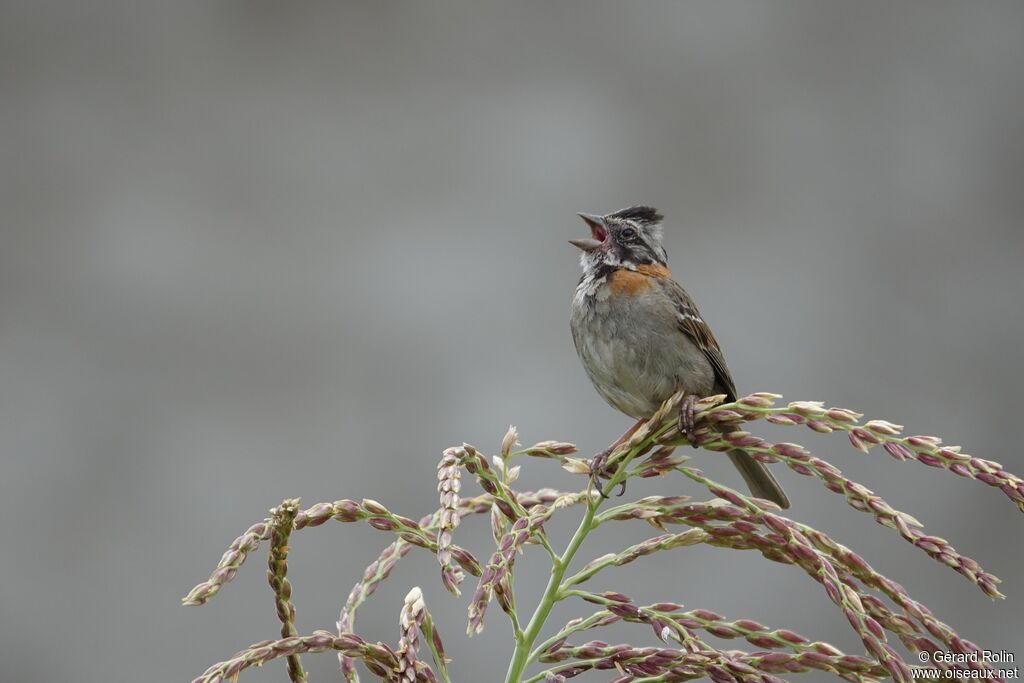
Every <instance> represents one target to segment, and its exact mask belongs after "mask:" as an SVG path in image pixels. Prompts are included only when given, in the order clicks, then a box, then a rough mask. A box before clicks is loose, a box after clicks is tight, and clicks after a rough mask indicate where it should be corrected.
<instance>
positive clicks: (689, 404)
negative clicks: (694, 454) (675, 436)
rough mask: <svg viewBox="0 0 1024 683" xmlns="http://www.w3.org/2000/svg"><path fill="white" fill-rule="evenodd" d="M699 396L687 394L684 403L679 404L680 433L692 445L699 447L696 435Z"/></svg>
mask: <svg viewBox="0 0 1024 683" xmlns="http://www.w3.org/2000/svg"><path fill="white" fill-rule="evenodd" d="M696 406H697V395H696V394H687V395H686V396H684V397H683V402H682V403H681V404H679V433H680V434H682V435H683V436H685V437H686V440H687V441H689V442H690V445H691V446H693V447H694V448H696V447H697V435H696V434H695V433H694V431H695V426H696V417H695V416H696V413H697V409H696Z"/></svg>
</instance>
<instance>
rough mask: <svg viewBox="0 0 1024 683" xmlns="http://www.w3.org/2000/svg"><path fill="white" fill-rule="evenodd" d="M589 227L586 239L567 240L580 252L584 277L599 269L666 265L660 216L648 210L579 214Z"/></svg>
mask: <svg viewBox="0 0 1024 683" xmlns="http://www.w3.org/2000/svg"><path fill="white" fill-rule="evenodd" d="M579 216H580V218H582V219H583V220H584V222H586V224H587V225H588V226H589V227H590V235H591V236H590V238H589V239H576V240H569V243H570V244H572V245H574V246H576V247H579V248H580V249H581V250H583V254H582V256H581V257H580V264H581V265H582V266H583V271H584V273H588V272H592V271H594V270H595V269H597V268H600V267H602V266H605V267H612V268H634V269H635V268H636V267H637V266H641V265H644V264H653V263H656V264H660V265H663V266H664V265H667V263H668V254H666V253H665V247H663V246H662V245H661V236H662V230H661V220H662V215H661V214H660V213H658V210H657V209H655V208H653V207H650V206H631V207H629V208H628V209H620V210H619V211H616V212H614V213H609V214H606V215H604V216H595V215H592V214H589V213H581V214H579Z"/></svg>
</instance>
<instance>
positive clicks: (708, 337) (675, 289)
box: [666, 280, 736, 401]
mask: <svg viewBox="0 0 1024 683" xmlns="http://www.w3.org/2000/svg"><path fill="white" fill-rule="evenodd" d="M669 283H671V284H669ZM666 284H667V285H668V291H669V293H670V294H671V295H672V299H673V301H674V302H675V306H676V315H677V317H678V319H679V329H680V330H682V331H683V333H685V334H686V335H687V336H688V337H689V338H690V339H692V340H693V342H694V343H695V344H696V345H697V347H698V348H699V349H700V350H701V351H703V352H704V356H705V357H706V358H707V359H708V362H710V363H711V367H712V368H714V370H715V377H716V378H717V380H718V383H719V384H720V385H721V386H722V388H723V389H725V393H726V394H727V395H728V396H727V398H726V400H727V401H734V400H736V383H735V382H733V380H732V374H731V373H730V372H729V366H728V365H726V364H725V357H724V356H723V355H722V349H721V348H720V347H719V346H718V340H717V339H715V335H714V334H713V333H712V332H711V328H710V327H708V325H707V323H705V322H704V319H703V318H702V317H701V315H700V311H698V310H697V304H695V303H693V299H691V298H690V295H689V294H687V293H686V290H685V289H683V288H682V287H681V286H680V285H679V283H678V282H676V281H674V280H668V282H667V283H666Z"/></svg>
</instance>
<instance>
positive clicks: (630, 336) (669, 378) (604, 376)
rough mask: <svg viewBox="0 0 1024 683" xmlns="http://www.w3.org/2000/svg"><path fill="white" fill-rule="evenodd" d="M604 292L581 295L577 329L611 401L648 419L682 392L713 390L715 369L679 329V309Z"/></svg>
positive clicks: (590, 367) (590, 370) (588, 366)
mask: <svg viewBox="0 0 1024 683" xmlns="http://www.w3.org/2000/svg"><path fill="white" fill-rule="evenodd" d="M600 294H601V292H600V291H598V292H597V293H596V294H595V295H593V296H588V297H578V298H577V300H576V302H575V304H574V306H573V316H572V331H573V339H574V341H575V342H576V351H577V353H578V354H579V357H580V360H581V361H582V362H583V367H584V369H585V370H586V372H587V376H588V377H590V381H591V382H593V384H594V387H595V388H596V389H597V391H598V393H599V394H601V396H602V397H603V398H604V399H605V401H607V402H608V403H609V404H610V405H611V406H612V407H614V408H616V409H618V410H620V411H622V412H623V413H625V414H627V415H630V416H631V417H635V418H642V417H650V416H651V415H652V414H653V413H654V411H655V410H657V409H658V407H659V406H660V405H661V404H662V402H664V401H665V399H667V398H668V397H670V396H671V395H672V394H674V393H675V392H676V391H679V390H685V391H686V392H687V393H693V394H697V395H701V396H705V395H709V394H711V393H713V391H712V389H713V387H714V383H715V375H714V370H713V369H712V367H711V364H710V362H708V360H707V358H706V357H705V356H704V353H703V352H702V351H701V350H700V349H698V348H697V346H696V345H695V344H694V343H693V342H692V341H691V340H690V338H689V337H688V336H687V335H686V334H685V333H683V332H682V330H680V329H679V327H678V323H677V318H676V314H675V311H674V310H663V308H664V304H663V302H661V301H659V300H658V299H657V298H655V297H647V296H642V295H641V296H634V297H629V298H628V299H624V298H622V297H613V298H612V300H611V301H609V300H608V299H607V298H603V297H601V296H600Z"/></svg>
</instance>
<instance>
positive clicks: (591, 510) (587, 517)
mask: <svg viewBox="0 0 1024 683" xmlns="http://www.w3.org/2000/svg"><path fill="white" fill-rule="evenodd" d="M639 451H640V448H639V447H634V448H632V449H630V451H629V453H628V454H627V455H626V456H625V458H624V459H623V462H622V463H621V464H620V465H619V467H618V469H617V470H616V472H615V474H614V475H613V476H612V478H611V479H609V480H608V482H607V483H606V484H605V486H604V487H603V488H602V489H601V491H602V493H604V494H605V495H607V494H608V493H610V492H611V491H614V490H615V487H617V486H618V485H619V483H620V482H621V481H623V480H624V479H625V478H626V476H627V474H628V473H627V471H626V466H627V465H629V462H630V461H631V460H632V459H633V458H634V457H636V454H637V453H638V452H639ZM603 500H604V496H598V497H597V498H592V499H591V500H589V501H587V511H586V513H584V515H583V519H582V520H581V521H580V524H579V526H578V527H577V528H576V532H575V533H574V534H573V535H572V538H571V539H570V540H569V545H567V546H566V548H565V552H564V553H562V555H561V557H558V558H556V559H555V560H554V561H553V562H552V566H551V577H550V578H549V579H548V585H547V587H546V588H545V589H544V595H543V597H541V600H540V603H538V605H537V608H536V609H535V610H534V612H533V616H532V617H530V622H529V623H528V624H527V625H526V630H525V631H523V636H522V638H518V639H517V640H516V649H515V651H514V652H513V653H512V660H511V661H510V662H509V665H508V674H507V675H506V676H505V683H520V680H521V677H522V675H523V671H524V670H525V669H526V665H527V664H529V663H530V653H531V650H532V649H533V643H534V641H536V640H537V636H539V635H540V631H541V629H542V628H544V622H545V621H547V618H548V616H549V615H550V614H551V610H552V609H553V608H554V606H555V603H556V602H558V601H559V600H561V599H562V597H563V595H562V594H561V591H562V580H563V579H564V578H565V573H566V571H567V570H568V569H569V565H570V564H571V563H572V560H573V558H574V557H575V556H576V553H577V552H578V551H579V549H580V547H581V546H582V545H583V541H585V540H586V538H587V536H588V535H589V534H590V532H591V531H593V529H594V527H595V525H594V517H595V515H596V514H597V510H598V508H599V507H600V506H601V502H602V501H603Z"/></svg>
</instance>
